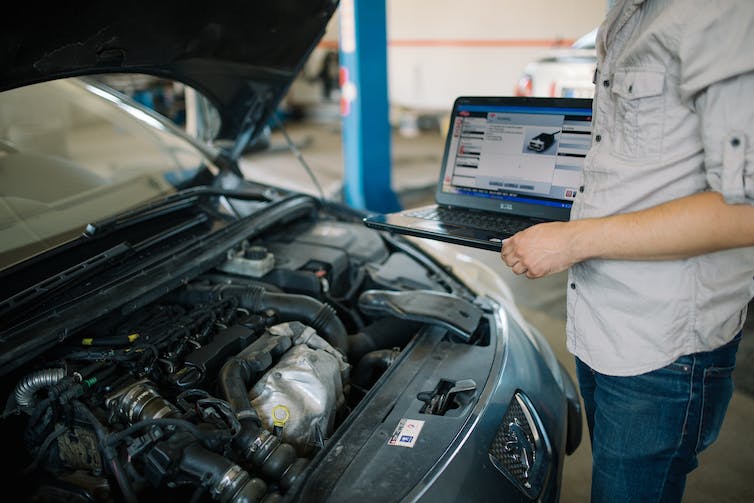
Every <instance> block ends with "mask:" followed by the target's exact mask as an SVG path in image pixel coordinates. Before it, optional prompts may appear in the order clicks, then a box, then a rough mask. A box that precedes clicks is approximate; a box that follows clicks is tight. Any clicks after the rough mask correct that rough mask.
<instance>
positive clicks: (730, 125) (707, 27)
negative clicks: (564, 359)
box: [567, 0, 754, 376]
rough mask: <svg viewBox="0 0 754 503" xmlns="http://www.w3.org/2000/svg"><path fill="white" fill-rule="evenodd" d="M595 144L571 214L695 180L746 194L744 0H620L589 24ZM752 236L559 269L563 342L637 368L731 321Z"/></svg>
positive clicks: (596, 361)
mask: <svg viewBox="0 0 754 503" xmlns="http://www.w3.org/2000/svg"><path fill="white" fill-rule="evenodd" d="M597 52H598V63H597V73H596V77H595V78H596V81H595V84H596V88H595V89H596V92H595V98H594V117H593V133H592V149H591V151H590V152H589V154H588V155H587V158H586V164H585V169H584V173H583V175H582V176H583V179H582V186H583V192H581V193H580V194H579V195H578V197H577V198H576V201H575V203H574V206H573V209H572V212H571V219H573V220H575V219H581V218H589V217H602V216H606V215H612V214H617V213H625V212H631V211H636V210H642V209H645V208H648V207H651V206H655V205H658V204H661V203H664V202H667V201H670V200H672V199H677V198H681V197H684V196H688V195H691V194H694V193H697V192H700V191H706V190H713V191H717V192H720V193H722V195H723V196H724V198H725V200H726V201H727V202H729V203H745V204H754V145H753V143H754V1H752V0H720V1H714V0H646V1H643V0H623V1H621V0H618V1H617V2H616V5H615V6H614V7H613V8H612V9H611V10H610V12H609V13H608V15H607V18H606V20H605V22H604V23H603V24H602V26H601V27H600V30H599V33H598V36H597ZM753 276H754V248H738V249H732V250H726V251H721V252H716V253H710V254H707V255H701V256H697V257H693V258H689V259H684V260H667V261H623V260H601V259H599V260H588V261H585V262H583V263H580V264H577V265H574V266H573V267H572V268H571V269H570V271H569V286H570V287H569V288H568V300H567V308H568V322H567V345H568V349H569V350H570V351H571V352H572V353H573V354H575V355H576V356H577V357H579V359H581V360H582V361H584V362H585V363H586V364H588V365H589V366H590V367H592V368H593V369H595V370H596V371H598V372H601V373H604V374H610V375H618V376H625V375H636V374H641V373H644V372H647V371H651V370H655V369H658V368H661V367H663V366H665V365H667V364H669V363H671V362H673V361H674V360H676V359H677V358H678V357H679V356H681V355H684V354H689V353H695V352H699V351H709V350H711V349H714V348H717V347H719V346H721V345H723V344H724V343H726V342H728V341H729V340H730V339H731V338H733V337H734V335H735V334H736V333H737V332H738V331H739V330H740V329H741V327H742V326H743V323H744V319H745V317H746V306H747V303H748V302H749V300H750V299H751V298H752V295H754V280H753V279H752V278H753Z"/></svg>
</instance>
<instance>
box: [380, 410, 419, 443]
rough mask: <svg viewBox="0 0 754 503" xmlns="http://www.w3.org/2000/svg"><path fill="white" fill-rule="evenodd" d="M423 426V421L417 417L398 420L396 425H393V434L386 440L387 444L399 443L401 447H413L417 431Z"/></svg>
mask: <svg viewBox="0 0 754 503" xmlns="http://www.w3.org/2000/svg"><path fill="white" fill-rule="evenodd" d="M422 427H424V421H420V420H419V419H407V418H405V417H404V418H403V419H401V420H400V421H398V426H396V427H395V430H394V431H393V435H392V436H391V437H390V440H388V442H387V443H388V444H389V445H399V446H401V447H413V446H414V444H416V440H417V439H418V438H419V433H420V432H421V431H422Z"/></svg>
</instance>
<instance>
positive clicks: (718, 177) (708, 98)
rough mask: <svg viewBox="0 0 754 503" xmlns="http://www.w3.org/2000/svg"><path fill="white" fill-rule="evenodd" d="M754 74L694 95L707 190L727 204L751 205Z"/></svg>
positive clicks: (753, 200)
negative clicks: (699, 119)
mask: <svg viewBox="0 0 754 503" xmlns="http://www.w3.org/2000/svg"><path fill="white" fill-rule="evenodd" d="M752 96H754V72H748V73H746V74H743V75H739V76H736V77H733V78H729V79H726V80H724V81H721V82H716V83H714V84H711V85H710V86H709V87H708V88H707V89H706V90H705V91H704V92H702V93H700V94H698V95H697V99H696V100H695V106H696V110H697V113H698V114H699V116H700V117H701V127H702V141H703V145H704V165H705V170H706V173H707V182H708V183H709V185H710V188H711V189H712V190H714V191H716V192H720V193H721V194H722V195H723V197H724V199H725V201H726V202H727V203H730V204H740V203H748V204H754V141H753V140H754V138H753V135H752V131H754V102H753V101H752V98H751V97H752Z"/></svg>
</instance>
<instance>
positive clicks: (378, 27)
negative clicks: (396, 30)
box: [339, 0, 400, 213]
mask: <svg viewBox="0 0 754 503" xmlns="http://www.w3.org/2000/svg"><path fill="white" fill-rule="evenodd" d="M385 1H386V0H341V2H340V7H339V15H340V37H339V39H340V56H339V57H340V89H341V115H342V124H343V162H344V164H345V170H344V172H345V180H344V188H343V190H344V199H345V203H346V204H347V205H349V206H351V207H354V208H358V209H362V210H370V211H375V212H381V213H385V212H390V211H396V210H398V209H400V203H399V202H398V198H397V197H396V195H395V193H394V192H393V189H392V187H391V183H390V174H391V150H390V120H389V106H388V81H387V30H386V23H387V15H386V7H385Z"/></svg>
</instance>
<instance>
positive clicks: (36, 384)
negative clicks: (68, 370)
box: [15, 368, 65, 407]
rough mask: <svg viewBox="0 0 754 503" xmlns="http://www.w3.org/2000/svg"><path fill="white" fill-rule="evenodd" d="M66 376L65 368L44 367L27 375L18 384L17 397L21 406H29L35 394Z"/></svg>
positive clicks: (17, 401)
mask: <svg viewBox="0 0 754 503" xmlns="http://www.w3.org/2000/svg"><path fill="white" fill-rule="evenodd" d="M64 377H65V369H58V368H54V369H43V370H38V371H36V372H32V373H31V374H28V375H27V376H25V377H24V378H23V379H21V381H20V382H19V383H18V384H17V385H16V391H15V398H16V403H17V404H18V405H19V406H20V407H28V406H29V405H30V404H31V403H32V401H33V400H34V394H35V393H36V392H37V391H39V390H41V389H43V388H49V387H50V386H52V385H54V384H56V383H57V382H58V381H60V380H61V379H63V378H64Z"/></svg>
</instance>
